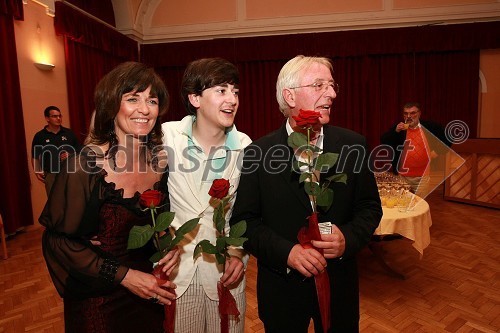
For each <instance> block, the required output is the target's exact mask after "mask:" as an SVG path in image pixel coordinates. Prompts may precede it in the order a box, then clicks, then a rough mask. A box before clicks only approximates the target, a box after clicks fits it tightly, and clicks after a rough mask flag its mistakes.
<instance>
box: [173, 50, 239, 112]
mask: <svg viewBox="0 0 500 333" xmlns="http://www.w3.org/2000/svg"><path fill="white" fill-rule="evenodd" d="M239 83H240V76H239V73H238V69H237V68H236V66H235V65H233V64H232V63H231V62H229V61H227V60H225V59H222V58H202V59H198V60H195V61H192V62H190V63H189V64H188V66H187V68H186V70H185V71H184V75H183V77H182V83H181V99H182V102H183V103H184V107H185V108H186V111H187V113H188V114H191V115H196V108H195V107H194V106H193V105H192V104H191V102H190V101H189V95H190V94H195V95H198V96H201V94H202V92H203V90H205V89H208V88H211V87H213V86H217V85H223V84H232V85H235V86H236V85H238V84H239Z"/></svg>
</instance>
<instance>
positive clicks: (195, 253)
mask: <svg viewBox="0 0 500 333" xmlns="http://www.w3.org/2000/svg"><path fill="white" fill-rule="evenodd" d="M202 252H203V249H202V247H201V245H200V243H198V244H196V246H195V247H194V251H193V260H194V259H196V257H198V256H199V255H200V254H201V253H202Z"/></svg>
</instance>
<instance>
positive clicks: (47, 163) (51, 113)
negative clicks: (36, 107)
mask: <svg viewBox="0 0 500 333" xmlns="http://www.w3.org/2000/svg"><path fill="white" fill-rule="evenodd" d="M44 115H45V120H46V121H47V126H45V127H44V128H43V129H42V130H41V131H39V132H37V133H36V134H35V136H34V137H33V141H32V143H31V156H32V159H33V170H34V171H35V175H36V177H37V178H38V180H40V181H41V182H43V183H45V191H46V192H47V195H49V193H50V189H51V187H52V184H53V183H54V179H55V176H56V174H57V173H59V171H60V169H61V162H62V161H64V160H65V159H67V158H68V156H69V155H70V154H74V153H76V152H78V151H79V150H80V144H79V143H78V140H77V138H76V136H75V134H74V133H73V132H72V131H71V130H70V129H69V128H66V127H63V126H62V125H61V124H62V114H61V110H59V108H58V107H57V106H53V105H51V106H48V107H47V108H45V111H44Z"/></svg>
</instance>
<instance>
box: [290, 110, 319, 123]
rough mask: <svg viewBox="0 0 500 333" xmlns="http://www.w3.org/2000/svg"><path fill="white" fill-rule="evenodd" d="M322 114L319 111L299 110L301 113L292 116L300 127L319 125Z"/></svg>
mask: <svg viewBox="0 0 500 333" xmlns="http://www.w3.org/2000/svg"><path fill="white" fill-rule="evenodd" d="M320 117H321V114H320V113H319V112H317V111H311V110H302V109H301V110H299V114H298V115H296V116H292V118H293V119H294V120H295V123H296V124H297V126H299V127H317V126H318V124H319V118H320Z"/></svg>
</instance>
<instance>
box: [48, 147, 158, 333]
mask: <svg viewBox="0 0 500 333" xmlns="http://www.w3.org/2000/svg"><path fill="white" fill-rule="evenodd" d="M105 176H106V172H105V171H104V170H103V169H101V168H99V167H97V166H96V164H95V159H92V158H89V156H88V155H85V152H83V153H82V154H81V155H80V156H76V157H71V158H69V159H68V168H67V169H66V170H63V171H62V172H61V173H60V174H59V175H58V176H57V178H56V181H55V183H54V187H53V188H52V191H51V193H50V196H49V199H48V201H47V204H46V206H45V208H44V210H43V212H42V214H41V216H40V219H39V221H40V223H41V224H42V225H44V226H45V227H46V230H45V232H44V235H43V254H44V257H45V260H46V262H47V267H48V269H49V272H50V275H51V277H52V281H53V282H54V285H55V287H56V289H57V291H58V292H59V294H60V295H61V297H63V298H64V320H65V326H66V332H71V333H73V332H96V333H97V332H119V333H124V332H163V329H162V322H163V306H161V305H158V304H153V303H151V302H149V301H147V300H145V299H143V298H140V297H138V296H136V295H135V294H133V293H131V292H130V291H128V290H127V289H126V288H124V287H122V286H121V285H120V282H121V281H122V279H123V278H124V277H125V275H126V273H127V271H128V269H129V268H132V269H136V270H140V271H143V272H151V271H152V264H151V262H150V261H149V257H150V256H151V255H152V254H153V253H154V252H155V251H154V247H153V245H152V244H148V245H147V246H145V247H143V248H140V249H137V250H127V241H128V234H129V231H130V229H131V228H132V226H134V225H145V224H150V223H151V215H150V213H149V212H143V211H141V209H140V206H139V197H140V193H136V194H135V195H134V196H133V197H131V198H123V190H120V189H115V185H114V184H113V183H107V182H106V181H105ZM167 178H168V172H165V173H164V174H163V175H162V178H161V180H160V181H159V182H157V183H156V184H155V185H154V189H156V190H159V191H162V192H163V193H164V194H165V198H166V199H165V200H168V189H167ZM167 206H168V205H167ZM93 236H97V238H98V239H99V241H100V242H101V245H99V246H93V245H92V244H91V243H90V242H89V239H90V238H91V237H93Z"/></svg>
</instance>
